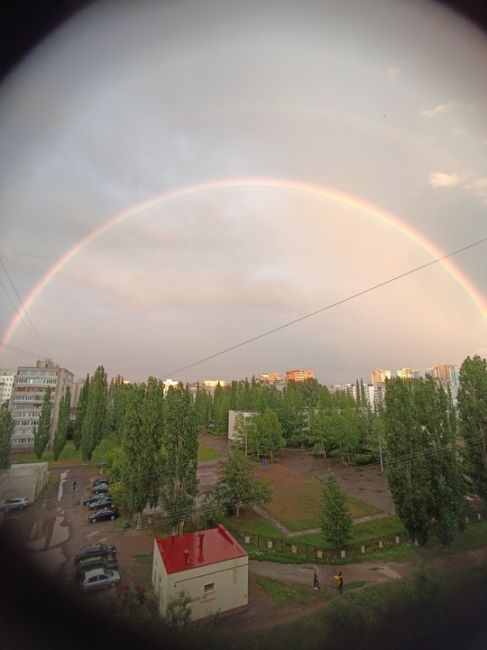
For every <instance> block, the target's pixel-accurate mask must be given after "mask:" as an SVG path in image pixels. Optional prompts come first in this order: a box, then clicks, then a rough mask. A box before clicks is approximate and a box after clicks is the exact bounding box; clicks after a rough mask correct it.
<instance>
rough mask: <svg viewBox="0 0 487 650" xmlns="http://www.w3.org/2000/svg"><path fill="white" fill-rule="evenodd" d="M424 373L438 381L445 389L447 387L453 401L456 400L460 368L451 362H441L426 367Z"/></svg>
mask: <svg viewBox="0 0 487 650" xmlns="http://www.w3.org/2000/svg"><path fill="white" fill-rule="evenodd" d="M426 374H427V375H431V377H433V379H436V381H439V382H440V383H441V384H442V386H443V387H444V388H445V389H448V388H449V389H450V392H451V394H452V397H453V401H454V402H456V400H457V394H458V388H459V384H460V368H458V367H457V366H454V365H453V364H451V363H443V364H439V365H437V366H433V367H432V368H428V370H427V371H426Z"/></svg>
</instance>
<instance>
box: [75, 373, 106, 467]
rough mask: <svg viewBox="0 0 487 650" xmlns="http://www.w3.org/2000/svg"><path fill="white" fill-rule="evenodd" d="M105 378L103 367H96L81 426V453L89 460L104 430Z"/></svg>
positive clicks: (84, 458)
mask: <svg viewBox="0 0 487 650" xmlns="http://www.w3.org/2000/svg"><path fill="white" fill-rule="evenodd" d="M107 397H108V395H107V376H106V373H105V370H104V368H103V366H98V368H97V369H96V371H95V374H94V375H93V378H92V379H91V381H90V386H89V392H88V405H87V408H86V415H85V417H84V418H83V423H82V426H81V443H80V446H81V453H82V456H83V460H85V461H86V460H90V459H91V456H92V454H93V451H94V450H95V448H96V446H97V445H98V444H99V442H100V441H101V439H102V437H103V434H104V432H105V429H106V417H107Z"/></svg>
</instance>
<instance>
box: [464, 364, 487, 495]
mask: <svg viewBox="0 0 487 650" xmlns="http://www.w3.org/2000/svg"><path fill="white" fill-rule="evenodd" d="M457 403H458V412H459V416H460V432H461V435H462V436H463V439H464V441H465V455H466V459H467V464H468V472H469V474H470V476H471V479H472V481H473V485H474V488H475V490H476V491H477V493H478V494H479V495H481V496H482V497H483V498H484V499H487V360H486V359H482V358H481V357H479V356H478V355H476V356H474V357H473V358H470V357H467V358H466V359H465V361H464V362H463V363H462V366H461V368H460V388H459V390H458V398H457Z"/></svg>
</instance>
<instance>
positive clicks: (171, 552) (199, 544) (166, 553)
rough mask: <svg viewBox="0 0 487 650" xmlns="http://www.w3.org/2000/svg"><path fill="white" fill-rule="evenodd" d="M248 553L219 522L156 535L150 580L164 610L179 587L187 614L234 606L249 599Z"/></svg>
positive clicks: (201, 614) (197, 616)
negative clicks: (191, 530)
mask: <svg viewBox="0 0 487 650" xmlns="http://www.w3.org/2000/svg"><path fill="white" fill-rule="evenodd" d="M248 569H249V557H248V555H247V553H246V551H245V550H244V549H243V548H242V547H241V546H240V544H239V543H238V542H237V540H236V539H235V538H234V537H233V535H231V534H230V533H229V532H228V530H227V529H226V528H225V527H224V526H222V525H221V524H220V525H219V526H218V527H217V528H212V529H210V530H204V531H201V532H198V533H187V534H186V535H177V536H174V537H154V558H153V563H152V584H153V587H154V591H155V593H156V595H157V596H158V598H159V609H160V611H161V614H162V615H163V616H164V615H165V613H166V609H167V605H168V603H169V602H170V600H171V599H172V598H173V597H175V596H177V595H178V594H179V593H180V592H181V591H184V592H186V593H187V594H189V596H190V597H191V620H192V621H197V620H198V619H201V618H206V617H207V616H211V615H213V614H217V613H224V612H231V611H238V610H241V609H243V608H245V607H246V606H247V604H248V583H249V580H248Z"/></svg>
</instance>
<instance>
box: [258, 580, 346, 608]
mask: <svg viewBox="0 0 487 650" xmlns="http://www.w3.org/2000/svg"><path fill="white" fill-rule="evenodd" d="M256 579H257V584H258V585H259V587H262V589H263V590H264V591H265V593H266V594H267V595H268V596H269V597H270V598H271V599H272V601H273V603H274V604H275V605H277V607H295V606H299V605H301V606H303V605H304V606H306V605H312V604H313V603H316V602H324V601H326V600H330V599H331V598H333V597H334V596H335V595H336V594H334V593H333V591H332V590H331V589H320V590H319V591H315V590H314V589H313V587H312V586H311V585H310V586H309V587H307V586H305V585H298V584H295V583H290V582H281V581H280V580H273V579H272V578H266V577H265V576H256Z"/></svg>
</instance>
